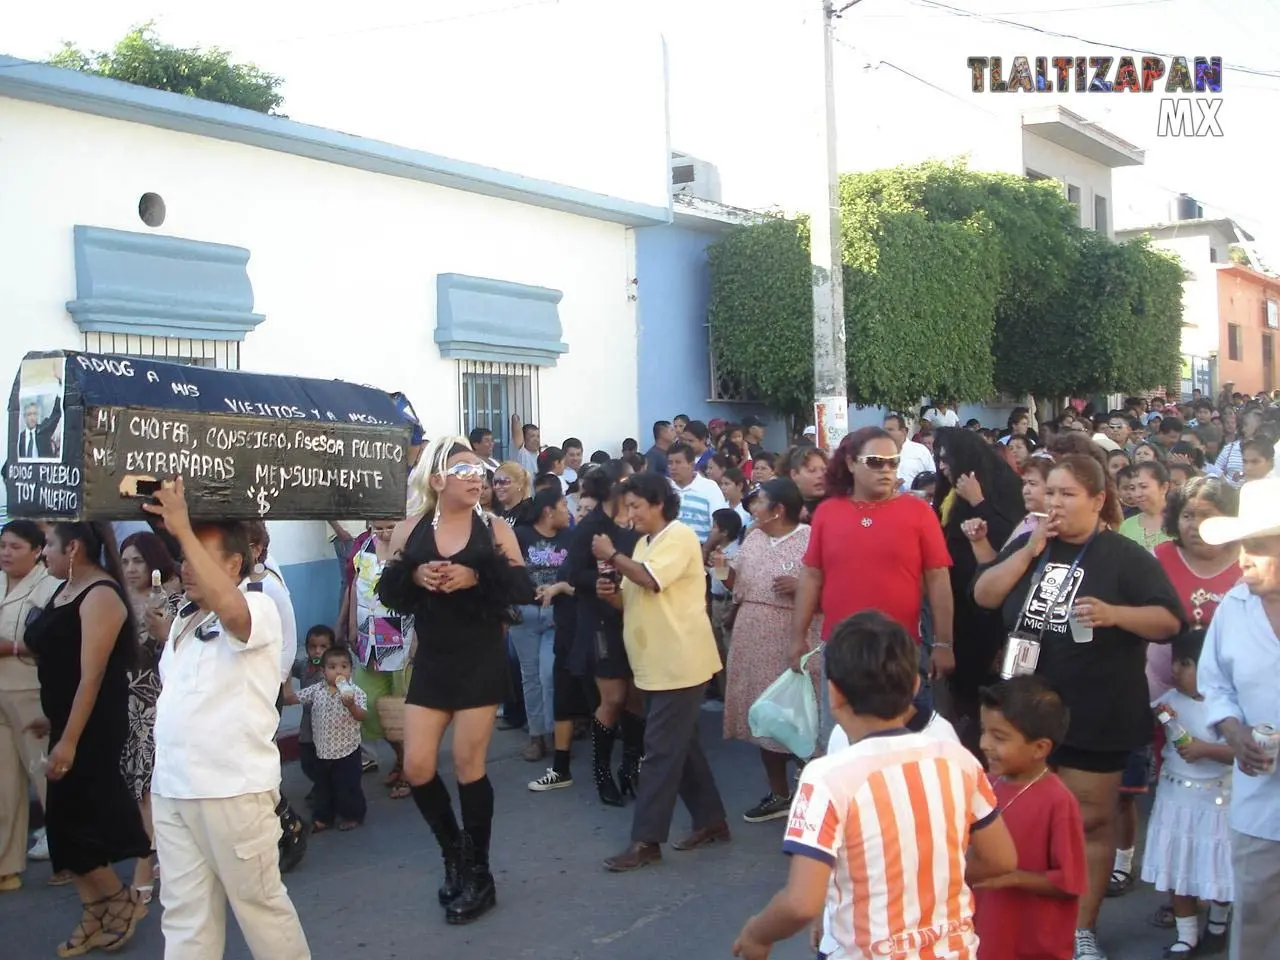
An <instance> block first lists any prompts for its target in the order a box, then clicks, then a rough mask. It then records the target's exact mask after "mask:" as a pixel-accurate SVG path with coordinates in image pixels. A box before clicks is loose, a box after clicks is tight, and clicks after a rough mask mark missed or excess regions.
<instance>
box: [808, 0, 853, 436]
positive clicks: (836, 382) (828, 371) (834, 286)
mask: <svg viewBox="0 0 1280 960" xmlns="http://www.w3.org/2000/svg"><path fill="white" fill-rule="evenodd" d="M810 2H815V0H810ZM816 2H817V3H818V4H819V5H820V7H821V9H820V11H819V15H818V16H817V17H814V18H811V19H813V20H814V21H815V22H816V24H817V29H818V30H819V31H821V33H820V36H818V37H815V38H814V39H815V41H818V42H820V43H821V50H822V60H821V63H822V84H823V87H822V94H823V109H822V111H821V113H820V114H819V117H818V122H817V124H816V125H815V126H816V133H817V141H818V142H817V151H816V154H815V159H820V160H821V165H820V166H819V167H818V171H820V174H819V176H817V177H815V178H814V181H813V186H814V191H813V194H812V196H813V199H812V205H811V206H810V209H809V259H810V262H811V264H812V268H813V398H814V425H815V426H816V427H817V428H818V438H817V443H818V446H819V447H822V448H824V449H827V450H834V449H835V447H836V445H837V444H839V443H840V441H841V440H843V439H844V437H845V434H847V433H848V432H849V386H848V380H847V376H846V370H847V366H846V363H847V361H846V359H845V356H846V353H845V333H844V274H843V257H842V250H841V247H842V239H841V229H840V176H839V170H838V169H837V165H836V91H835V74H834V69H833V64H832V41H833V36H832V34H833V32H834V30H835V18H836V16H837V15H838V14H837V12H836V10H835V9H834V7H833V6H832V4H831V2H830V0H816ZM855 2H856V0H855ZM851 6H853V4H852V3H848V4H846V5H845V6H844V7H842V8H841V12H843V10H845V9H848V7H851ZM815 172H817V171H815Z"/></svg>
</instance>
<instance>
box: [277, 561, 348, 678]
mask: <svg viewBox="0 0 1280 960" xmlns="http://www.w3.org/2000/svg"><path fill="white" fill-rule="evenodd" d="M280 573H281V574H283V575H284V582H285V585H286V586H288V588H289V595H290V596H291V597H292V598H293V615H294V617H295V618H296V619H297V621H298V650H299V654H298V655H299V656H302V653H301V651H302V644H303V641H305V640H306V636H307V630H308V629H310V628H311V627H313V626H315V625H316V624H317V623H323V624H327V625H328V626H331V627H332V626H334V625H335V621H336V620H337V619H338V601H339V594H340V593H341V589H342V581H341V580H340V579H339V571H338V560H337V558H336V557H334V558H331V559H328V560H312V561H309V562H307V563H289V564H282V565H281V567H280Z"/></svg>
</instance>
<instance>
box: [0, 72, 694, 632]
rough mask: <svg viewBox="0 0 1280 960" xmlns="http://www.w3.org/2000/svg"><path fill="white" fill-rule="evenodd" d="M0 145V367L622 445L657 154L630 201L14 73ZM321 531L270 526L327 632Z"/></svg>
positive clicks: (189, 104) (281, 124)
mask: <svg viewBox="0 0 1280 960" xmlns="http://www.w3.org/2000/svg"><path fill="white" fill-rule="evenodd" d="M616 106H617V105H615V107H616ZM0 130H3V132H4V133H3V136H4V149H3V151H0V218H2V220H3V222H4V224H5V229H3V230H0V259H3V261H4V263H5V270H4V271H3V279H0V318H2V319H0V323H2V324H3V327H2V328H0V329H2V331H3V336H2V337H0V370H12V371H16V370H17V367H18V362H19V360H20V358H21V357H22V356H23V355H24V354H25V353H26V352H28V351H31V350H42V349H45V350H47V349H56V348H63V349H76V350H86V351H90V352H97V353H116V354H130V355H137V356H160V357H169V358H174V359H178V360H180V361H181V362H188V363H200V364H208V365H215V366H219V367H227V368H232V369H236V368H241V367H242V368H244V369H249V370H254V371H258V372H264V373H279V374H292V375H300V376H312V377H320V378H339V379H346V380H352V381H355V382H359V383H367V384H371V385H374V386H377V387H380V388H382V389H384V390H387V391H393V390H400V391H403V392H404V393H405V394H407V396H408V397H409V399H410V400H411V401H412V403H413V404H414V407H415V408H416V412H417V414H418V416H419V417H420V418H421V420H422V422H423V426H424V428H425V431H426V435H427V436H428V437H436V436H440V435H442V434H446V433H465V432H466V431H467V429H469V428H470V427H473V426H476V425H486V426H489V427H491V428H492V429H493V430H494V431H495V433H496V434H497V435H498V437H499V440H500V442H501V443H502V444H503V446H504V447H505V448H506V450H507V451H508V452H510V451H511V450H512V438H510V437H509V436H507V435H506V430H507V425H508V424H509V422H510V417H511V415H512V414H519V415H520V417H521V418H522V420H523V421H524V422H536V423H538V424H539V425H540V426H541V427H542V428H543V438H544V441H545V442H548V443H553V442H554V443H558V442H559V441H560V440H561V439H563V438H564V437H566V436H569V435H576V436H579V437H581V438H582V439H583V441H584V442H585V443H586V445H587V449H588V450H590V449H593V448H595V447H603V448H605V449H608V450H614V451H616V450H617V449H618V448H619V446H620V443H621V440H622V438H623V437H625V436H629V435H632V434H633V433H634V432H635V430H636V425H637V423H638V422H639V417H638V410H637V383H636V378H637V369H636V365H635V364H634V363H631V362H628V360H627V357H628V355H629V354H630V351H631V350H632V349H633V344H634V343H635V342H636V338H637V322H636V305H635V301H634V296H633V287H632V286H631V284H630V283H629V281H630V280H631V279H632V278H634V277H635V275H636V273H635V267H634V250H633V246H632V240H633V236H632V233H631V230H632V228H634V227H648V226H655V225H659V224H666V223H669V222H670V221H671V208H670V192H669V188H668V183H669V170H668V169H667V168H666V167H665V166H664V165H662V164H661V163H660V161H661V159H662V158H663V156H664V152H665V151H663V150H661V149H657V148H658V147H661V146H664V145H662V144H653V145H651V146H653V147H654V148H655V149H653V150H652V152H651V154H650V155H651V156H652V157H653V160H654V162H653V163H652V164H651V165H650V166H649V167H646V168H645V169H646V177H647V178H648V179H647V180H646V182H644V183H640V184H637V185H636V189H635V190H634V191H632V193H631V195H632V196H637V195H640V196H645V197H651V198H654V200H655V201H658V202H643V201H637V200H635V199H622V198H619V197H616V196H606V195H603V194H599V193H593V192H589V191H586V190H582V189H577V188H575V187H573V186H569V185H564V184H561V183H553V182H550V181H546V180H538V179H533V178H530V177H527V176H520V175H516V174H511V173H507V172H504V171H501V170H496V169H492V168H487V167H481V166H477V165H475V164H470V163H466V162H462V161H458V160H455V159H451V158H447V157H441V156H437V155H433V154H429V153H424V152H422V151H419V150H412V149H406V148H402V147H398V146H395V145H393V144H390V143H384V142H379V141H374V140H369V139H364V138H361V137H356V136H350V135H347V134H343V133H338V132H335V131H333V130H327V129H322V128H319V127H314V126H308V125H305V124H301V123H297V122H294V121H291V120H287V119H283V118H279V117H272V116H264V115H262V114H258V113H254V112H252V111H248V110H242V109H239V108H235V107H229V106H225V105H221V104H216V103H210V102H207V101H201V100H196V99H193V98H190V97H184V96H178V95H176V94H170V93H164V92H159V91H155V90H150V89H146V88H142V87H137V86H132V85H129V84H124V83H119V82H116V81H112V80H106V79H103V78H100V77H96V76H90V75H86V74H81V73H76V72H73V71H67V70H61V69H56V68H53V67H49V66H44V65H38V64H28V63H24V62H22V61H17V60H13V59H11V58H5V57H0ZM617 149H619V150H628V149H630V146H629V145H628V144H626V143H625V142H622V143H619V145H618V147H617ZM672 412H675V411H672ZM326 533H327V531H326V530H325V528H324V525H322V524H302V523H294V524H273V543H272V552H273V554H274V555H275V556H276V558H277V560H278V562H280V563H281V564H282V565H283V566H284V568H285V574H286V577H287V579H288V580H289V585H290V587H291V589H292V590H293V592H294V595H295V599H296V601H297V605H298V608H299V609H298V621H299V623H300V624H305V623H310V622H316V621H329V620H331V619H332V617H333V613H334V610H335V606H336V599H337V593H336V582H337V581H336V566H335V560H334V558H333V552H332V549H331V547H330V546H329V544H328V542H327V539H326Z"/></svg>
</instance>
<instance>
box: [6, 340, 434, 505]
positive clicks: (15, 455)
mask: <svg viewBox="0 0 1280 960" xmlns="http://www.w3.org/2000/svg"><path fill="white" fill-rule="evenodd" d="M413 428H414V424H413V423H411V422H410V421H409V420H408V419H406V417H405V415H404V414H403V413H402V412H401V410H400V408H399V407H398V405H397V403H396V401H395V400H394V399H393V398H392V397H391V396H390V395H388V394H386V393H383V392H382V391H380V390H376V389H374V388H372V387H362V386H357V385H355V384H352V383H344V382H342V381H340V380H309V379H304V378H301V377H284V376H270V375H266V374H255V373H240V372H238V371H233V370H217V369H213V368H211V367H197V366H186V365H184V364H178V363H164V362H162V361H159V360H151V359H146V358H136V357H120V356H98V355H94V354H87V353H77V352H72V351H53V352H49V353H30V354H27V356H26V358H25V359H24V360H23V361H22V366H21V368H20V369H19V371H18V375H17V377H16V379H15V380H14V384H13V393H12V394H11V395H10V398H9V444H8V449H7V453H8V459H7V462H6V463H5V466H4V480H5V488H6V492H7V494H8V514H9V516H10V517H26V518H30V519H43V520H130V519H139V518H141V517H143V516H144V513H143V510H142V504H143V503H144V502H145V501H147V500H148V499H150V498H151V497H152V495H153V494H154V493H155V491H156V490H157V489H158V488H159V486H160V485H161V484H162V483H163V482H165V481H167V480H172V479H173V478H174V477H176V476H178V475H181V476H182V478H183V482H184V484H185V486H186V491H187V503H188V507H189V509H190V511H191V515H192V516H193V517H196V518H207V519H225V520H236V519H248V518H252V517H263V518H269V519H271V520H376V519H387V520H395V519H399V518H401V517H403V516H404V509H405V494H406V490H407V487H408V476H409V444H410V439H411V436H412V432H413Z"/></svg>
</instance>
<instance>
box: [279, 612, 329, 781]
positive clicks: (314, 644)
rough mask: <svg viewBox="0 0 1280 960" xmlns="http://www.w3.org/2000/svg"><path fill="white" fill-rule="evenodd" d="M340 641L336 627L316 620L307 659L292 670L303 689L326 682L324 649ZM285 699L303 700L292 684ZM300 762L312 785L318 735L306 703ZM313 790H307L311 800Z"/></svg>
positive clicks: (301, 724)
mask: <svg viewBox="0 0 1280 960" xmlns="http://www.w3.org/2000/svg"><path fill="white" fill-rule="evenodd" d="M335 643H337V638H336V637H335V636H334V634H333V630H332V629H331V628H329V627H326V626H325V625H324V624H322V623H320V624H316V625H315V626H314V627H312V628H311V629H310V630H308V631H307V641H306V649H307V659H305V660H295V661H294V663H293V669H292V670H291V671H290V673H291V675H292V676H293V677H294V679H295V680H297V681H298V687H299V688H300V689H303V688H306V687H313V686H315V685H316V684H317V683H324V664H323V659H324V652H325V651H326V650H328V649H329V648H330V647H332V646H333V645H334V644H335ZM284 702H285V703H301V702H302V701H301V700H299V699H298V695H297V694H296V693H295V692H294V691H293V687H292V685H289V686H287V687H286V688H285V695H284ZM298 762H299V763H300V764H301V766H302V772H303V773H304V774H306V777H307V779H308V780H310V781H311V783H312V785H314V784H315V783H316V781H317V780H318V779H319V778H320V774H319V770H320V768H319V767H318V766H317V765H316V743H315V737H314V736H312V733H311V706H310V704H304V705H303V707H302V719H301V721H300V722H299V723H298ZM311 798H312V794H307V799H308V800H310V799H311Z"/></svg>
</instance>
